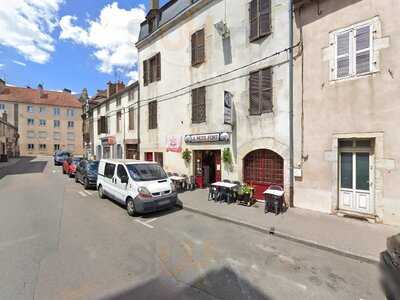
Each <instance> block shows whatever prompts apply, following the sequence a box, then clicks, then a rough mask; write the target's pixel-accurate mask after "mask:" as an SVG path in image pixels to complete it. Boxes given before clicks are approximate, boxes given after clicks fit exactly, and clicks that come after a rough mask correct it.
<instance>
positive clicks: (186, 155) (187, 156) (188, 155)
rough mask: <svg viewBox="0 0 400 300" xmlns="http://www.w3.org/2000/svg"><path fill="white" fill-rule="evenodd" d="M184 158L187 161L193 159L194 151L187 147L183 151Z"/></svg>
mask: <svg viewBox="0 0 400 300" xmlns="http://www.w3.org/2000/svg"><path fill="white" fill-rule="evenodd" d="M182 158H183V160H184V161H185V162H187V163H189V162H190V160H191V159H192V152H190V151H189V149H187V148H186V149H185V150H184V151H183V152H182Z"/></svg>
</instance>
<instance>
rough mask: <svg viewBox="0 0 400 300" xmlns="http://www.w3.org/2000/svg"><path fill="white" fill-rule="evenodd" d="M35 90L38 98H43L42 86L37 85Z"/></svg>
mask: <svg viewBox="0 0 400 300" xmlns="http://www.w3.org/2000/svg"><path fill="white" fill-rule="evenodd" d="M37 89H38V91H39V97H40V98H43V97H44V92H43V85H42V84H41V83H39V84H38V86H37Z"/></svg>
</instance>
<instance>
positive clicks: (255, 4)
mask: <svg viewBox="0 0 400 300" xmlns="http://www.w3.org/2000/svg"><path fill="white" fill-rule="evenodd" d="M249 13H250V16H249V21H250V41H254V40H256V39H259V38H261V37H264V36H266V35H268V34H270V33H271V0H251V2H250V9H249Z"/></svg>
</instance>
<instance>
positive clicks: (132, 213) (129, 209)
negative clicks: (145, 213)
mask: <svg viewBox="0 0 400 300" xmlns="http://www.w3.org/2000/svg"><path fill="white" fill-rule="evenodd" d="M126 211H127V212H128V215H130V216H131V217H134V216H136V211H135V203H134V202H133V199H132V198H128V199H127V200H126Z"/></svg>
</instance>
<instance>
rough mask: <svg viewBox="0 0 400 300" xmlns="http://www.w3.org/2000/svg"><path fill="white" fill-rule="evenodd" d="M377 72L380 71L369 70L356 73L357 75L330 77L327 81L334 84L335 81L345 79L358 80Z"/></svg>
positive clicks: (338, 81) (343, 80)
mask: <svg viewBox="0 0 400 300" xmlns="http://www.w3.org/2000/svg"><path fill="white" fill-rule="evenodd" d="M378 73H380V72H379V71H371V72H367V73H362V74H358V75H353V76H347V77H343V78H337V79H331V80H330V81H329V83H330V84H336V83H340V82H345V81H353V80H358V79H362V78H367V77H371V76H373V75H375V74H378Z"/></svg>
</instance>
